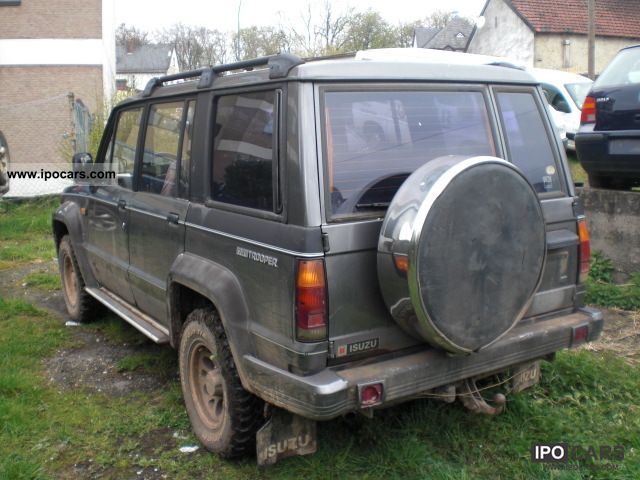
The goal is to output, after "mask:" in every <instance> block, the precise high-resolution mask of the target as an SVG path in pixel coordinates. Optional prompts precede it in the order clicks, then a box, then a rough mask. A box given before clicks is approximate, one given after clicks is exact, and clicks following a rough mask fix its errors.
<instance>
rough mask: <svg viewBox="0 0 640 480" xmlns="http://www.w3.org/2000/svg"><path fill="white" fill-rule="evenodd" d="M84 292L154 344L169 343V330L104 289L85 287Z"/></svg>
mask: <svg viewBox="0 0 640 480" xmlns="http://www.w3.org/2000/svg"><path fill="white" fill-rule="evenodd" d="M85 290H86V292H87V293H88V294H89V295H91V296H92V297H93V298H95V299H96V300H98V301H99V302H100V303H101V304H103V305H104V306H105V307H107V308H108V309H109V310H111V311H112V312H113V313H115V314H116V315H118V316H120V317H122V319H123V320H125V321H126V322H127V323H130V324H131V325H133V326H134V327H135V328H137V329H138V330H140V331H141V332H142V333H144V334H145V335H146V336H147V337H149V338H150V339H151V340H153V341H154V342H156V343H169V330H167V329H166V328H165V327H163V326H162V325H160V324H159V323H158V322H156V321H155V320H154V319H153V318H151V317H150V316H149V315H146V314H145V313H142V312H141V311H140V310H138V309H137V308H135V307H132V306H131V305H129V304H128V303H126V302H125V301H124V300H122V299H121V298H120V297H118V296H117V295H114V294H113V293H111V292H110V291H108V290H107V289H105V288H91V287H85Z"/></svg>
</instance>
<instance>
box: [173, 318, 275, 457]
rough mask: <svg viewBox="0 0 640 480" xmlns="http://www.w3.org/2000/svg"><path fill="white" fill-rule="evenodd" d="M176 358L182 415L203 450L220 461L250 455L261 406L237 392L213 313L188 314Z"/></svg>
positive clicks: (239, 387)
mask: <svg viewBox="0 0 640 480" xmlns="http://www.w3.org/2000/svg"><path fill="white" fill-rule="evenodd" d="M179 359H180V381H181V384H182V393H183V395H184V402H185V405H186V408H187V413H188V414H189V419H190V420H191V425H192V427H193V431H194V432H195V434H196V436H197V437H198V439H199V440H200V441H201V442H202V444H203V445H204V446H205V448H207V450H210V451H212V452H214V453H217V454H219V455H221V456H223V457H226V458H230V457H237V456H240V455H243V454H246V453H249V452H251V451H255V434H256V431H257V430H258V428H259V427H260V426H261V424H262V422H263V418H264V415H263V409H264V408H263V407H264V404H263V402H262V400H260V399H259V398H258V397H256V396H254V395H252V394H250V393H249V392H247V391H246V390H244V389H243V388H242V383H241V382H240V377H239V376H238V372H237V370H236V367H235V364H234V362H233V357H232V354H231V349H230V348H229V343H228V341H227V337H226V335H225V332H224V328H223V327H222V323H221V321H220V317H219V315H218V313H217V312H216V311H215V310H214V309H213V308H211V307H206V308H199V309H196V310H194V311H193V312H191V313H190V314H189V316H188V317H187V321H186V322H185V325H184V328H183V331H182V337H181V339H180V352H179Z"/></svg>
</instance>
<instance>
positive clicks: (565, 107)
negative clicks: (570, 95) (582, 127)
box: [552, 99, 571, 113]
mask: <svg viewBox="0 0 640 480" xmlns="http://www.w3.org/2000/svg"><path fill="white" fill-rule="evenodd" d="M552 106H553V108H555V109H556V110H557V111H559V112H562V113H571V108H569V104H568V103H567V101H566V100H564V99H556V100H555V101H554V102H553V105H552Z"/></svg>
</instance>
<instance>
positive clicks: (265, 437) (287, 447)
mask: <svg viewBox="0 0 640 480" xmlns="http://www.w3.org/2000/svg"><path fill="white" fill-rule="evenodd" d="M317 447H318V445H317V441H316V422H315V421H313V420H308V419H306V418H303V417H301V416H299V415H295V414H293V413H289V412H287V411H286V410H282V409H280V408H275V407H274V408H273V410H272V414H271V418H270V419H269V420H268V421H267V423H265V424H264V426H263V427H262V428H261V429H260V430H258V433H257V434H256V449H257V457H258V465H273V464H274V463H276V462H277V461H278V460H282V459H283V458H287V457H293V456H296V455H309V454H311V453H315V451H316V450H317Z"/></svg>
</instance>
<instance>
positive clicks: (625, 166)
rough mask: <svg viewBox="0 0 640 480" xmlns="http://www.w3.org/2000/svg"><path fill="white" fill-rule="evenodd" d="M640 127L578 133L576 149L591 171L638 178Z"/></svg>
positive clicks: (584, 165) (582, 161)
mask: <svg viewBox="0 0 640 480" xmlns="http://www.w3.org/2000/svg"><path fill="white" fill-rule="evenodd" d="M638 146H640V130H628V131H611V132H578V133H577V134H576V136H575V148H576V152H577V153H578V158H579V160H580V163H581V164H582V166H583V167H584V169H585V170H586V171H587V173H590V174H600V175H610V176H611V175H616V174H617V175H625V176H627V177H638V178H640V150H638Z"/></svg>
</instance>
